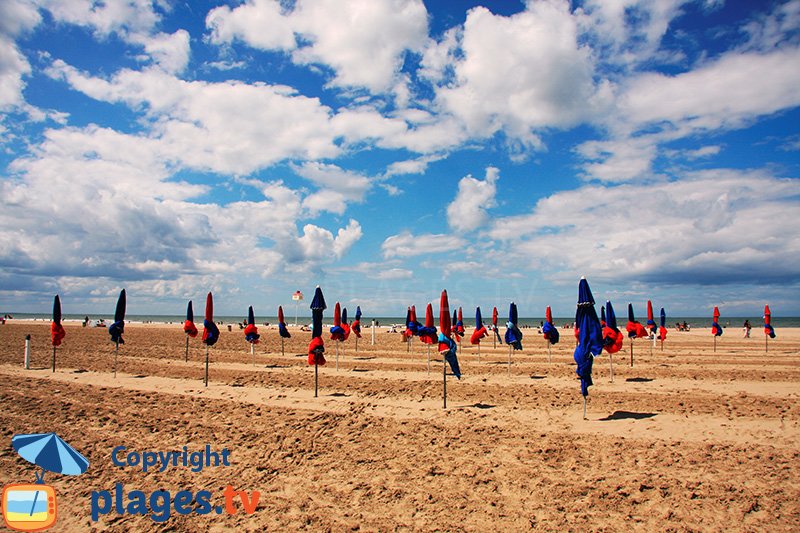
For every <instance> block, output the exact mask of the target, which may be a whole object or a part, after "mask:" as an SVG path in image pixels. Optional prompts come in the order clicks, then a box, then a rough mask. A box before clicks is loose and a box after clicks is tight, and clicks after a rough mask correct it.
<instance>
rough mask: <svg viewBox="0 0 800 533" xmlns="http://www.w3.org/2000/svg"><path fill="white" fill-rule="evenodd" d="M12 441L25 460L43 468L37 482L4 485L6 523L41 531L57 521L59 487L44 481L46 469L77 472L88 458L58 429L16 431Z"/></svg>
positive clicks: (4, 515)
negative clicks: (29, 431) (57, 488)
mask: <svg viewBox="0 0 800 533" xmlns="http://www.w3.org/2000/svg"><path fill="white" fill-rule="evenodd" d="M11 445H12V446H13V447H14V449H15V450H16V451H17V453H18V454H19V455H20V457H22V458H23V459H25V460H26V461H28V462H30V463H33V464H35V465H36V466H38V467H40V468H41V469H42V471H41V472H39V473H37V474H36V481H35V482H34V483H17V484H13V485H6V486H5V487H4V488H3V497H2V507H3V519H4V520H5V523H6V526H7V527H9V528H11V529H15V530H17V531H41V530H43V529H47V528H49V527H51V526H52V525H53V524H55V522H56V516H57V506H56V491H55V488H53V487H52V486H50V485H46V484H45V482H44V475H45V473H46V472H56V473H59V474H67V475H70V476H77V475H79V474H82V473H83V472H85V471H86V469H87V468H89V461H87V460H86V458H85V457H84V456H83V455H81V454H80V453H78V452H77V451H76V450H75V449H74V448H73V447H72V446H70V445H69V444H67V443H66V442H65V441H64V440H63V439H62V438H61V437H59V436H58V435H56V434H55V433H36V434H32V435H15V436H14V437H13V438H12V439H11Z"/></svg>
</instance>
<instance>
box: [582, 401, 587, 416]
mask: <svg viewBox="0 0 800 533" xmlns="http://www.w3.org/2000/svg"><path fill="white" fill-rule="evenodd" d="M583 419H584V420H587V418H586V396H584V397H583Z"/></svg>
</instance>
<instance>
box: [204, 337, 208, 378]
mask: <svg viewBox="0 0 800 533" xmlns="http://www.w3.org/2000/svg"><path fill="white" fill-rule="evenodd" d="M205 384H206V387H208V344H206V378H205Z"/></svg>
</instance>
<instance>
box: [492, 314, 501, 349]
mask: <svg viewBox="0 0 800 533" xmlns="http://www.w3.org/2000/svg"><path fill="white" fill-rule="evenodd" d="M492 330H493V331H494V338H493V339H492V348H497V343H498V342H499V343H500V344H503V340H502V339H501V338H500V329H499V328H498V327H497V307H493V308H492Z"/></svg>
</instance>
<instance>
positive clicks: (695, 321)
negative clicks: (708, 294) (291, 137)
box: [8, 311, 800, 329]
mask: <svg viewBox="0 0 800 533" xmlns="http://www.w3.org/2000/svg"><path fill="white" fill-rule="evenodd" d="M8 314H9V315H11V316H12V317H13V318H14V319H18V320H42V321H47V322H49V321H50V320H51V319H52V315H50V314H49V313H8ZM87 316H88V317H89V320H90V322H91V323H94V322H96V321H98V320H104V321H105V322H106V323H109V324H110V323H111V322H113V321H114V315H113V314H111V313H108V314H97V315H91V314H88V315H87V314H64V315H63V317H62V319H63V320H64V321H65V322H75V321H78V322H82V321H83V320H84V318H85V317H87ZM424 318H425V317H424V316H422V317H420V316H417V320H419V321H420V322H424ZM185 319H186V315H156V314H153V315H135V314H131V315H127V316H126V317H125V321H126V322H130V323H141V324H147V323H155V324H183V321H184V320H185ZM255 319H256V324H257V325H264V324H277V323H278V317H277V315H266V316H259V315H256V317H255ZM285 319H286V322H287V324H290V325H291V324H294V316H289V315H286V316H285ZM373 319H374V320H376V321H377V324H378V325H379V326H381V327H383V326H391V325H402V324H404V322H405V317H404V316H403V317H399V316H396V317H392V316H378V317H369V316H367V315H363V316H362V317H361V324H362V326H364V327H366V326H369V325H370V324H371V321H372V320H373ZM637 319H638V320H639V321H640V322H642V323H645V322H646V321H647V319H646V318H645V317H637ZM246 320H247V317H245V316H233V315H219V316H217V317H215V321H216V322H217V323H220V322H221V323H223V324H238V323H240V322H245V321H246ZM574 320H575V317H574V316H570V317H553V322H554V323H555V325H556V326H558V327H562V326H564V324H572V322H573V321H574ZM745 320H749V321H750V324H751V325H752V326H753V328H758V327H761V326H762V325H763V323H764V319H763V317H761V316H732V317H729V318H724V317H723V319H722V320H721V321H720V322H721V323H720V325H721V326H722V327H723V328H741V327H742V325H743V324H744V321H745ZM352 321H353V319H352V317H351V318H350V322H352ZM543 321H544V317H543V316H541V317H536V316H534V317H520V318H519V321H518V324H519V325H520V326H529V327H536V326H538V325H539V324H540V323H541V322H543ZM658 321H659V319H658V317H656V323H658ZM202 322H203V315H202V313H195V323H197V324H200V325H202ZM298 322H299V324H300V325H309V324H311V317H310V316H300V317H298ZM323 322H324V323H326V324H330V323H332V322H333V311H331V313H330V314H329V315H327V316H324V317H323ZM497 322H498V326H501V327H503V326H505V323H506V319H505V317H502V316H501V317H499V319H498V321H497ZM626 322H627V315H618V316H617V325H619V326H620V327H624V326H625V323H626ZM676 322H680V323H681V324H682V323H683V322H686V323H687V324H689V325H690V326H692V327H695V328H698V327H699V328H703V327H711V317H700V316H675V317H670V316H667V327H668V328H672V327H674V326H675V323H676ZM484 323H485V324H488V323H491V316H490V317H487V318H484ZM771 323H772V326H773V327H775V328H778V329H779V328H782V327H783V328H796V327H800V317H795V316H789V317H776V316H774V315H773V316H772V322H771ZM435 324H436V325H437V326H438V324H439V319H438V316H437V317H436V321H435ZM474 325H475V318H474V316H470V317H466V316H465V317H464V327H466V328H471V327H473V326H474Z"/></svg>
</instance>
